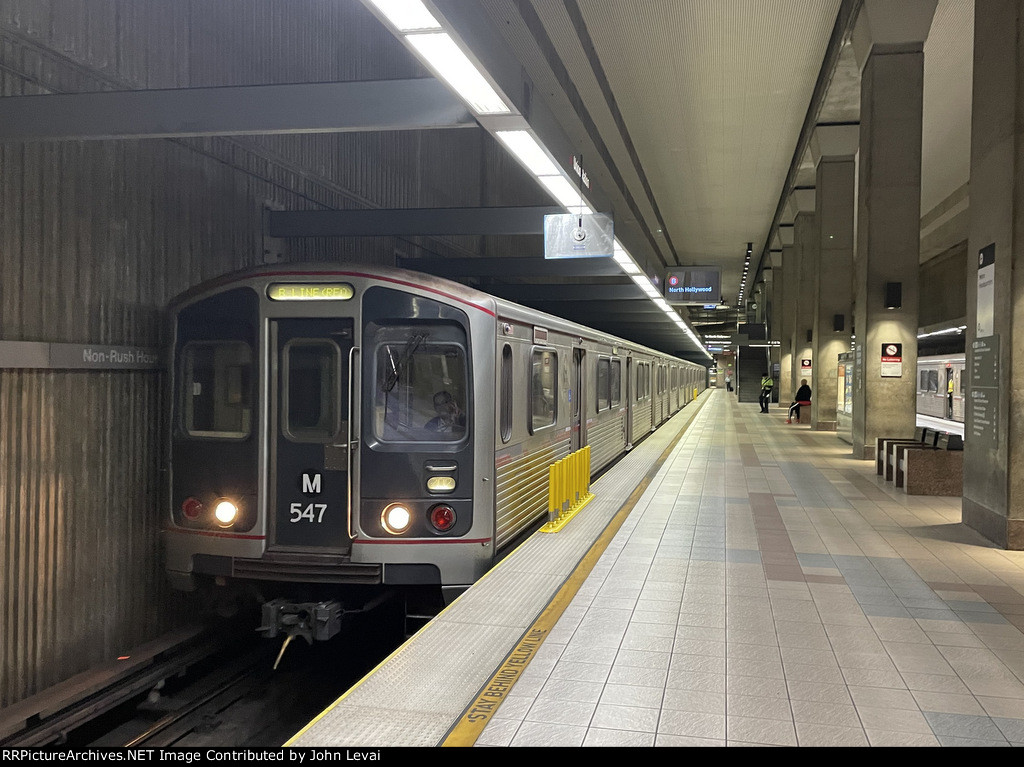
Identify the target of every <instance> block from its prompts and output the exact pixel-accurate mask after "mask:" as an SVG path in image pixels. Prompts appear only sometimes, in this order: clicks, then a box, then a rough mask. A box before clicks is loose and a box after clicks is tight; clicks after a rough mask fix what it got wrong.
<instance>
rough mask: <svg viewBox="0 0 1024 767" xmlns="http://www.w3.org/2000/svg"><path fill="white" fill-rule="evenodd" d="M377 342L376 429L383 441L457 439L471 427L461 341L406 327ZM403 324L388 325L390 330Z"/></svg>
mask: <svg viewBox="0 0 1024 767" xmlns="http://www.w3.org/2000/svg"><path fill="white" fill-rule="evenodd" d="M403 330H404V332H403V333H402V335H403V338H402V340H400V341H385V342H383V343H380V344H379V345H378V346H377V351H376V376H375V380H376V385H375V386H374V392H373V398H372V407H373V431H374V434H375V435H376V436H377V438H378V439H380V440H381V441H384V442H458V441H459V440H461V439H464V438H465V436H466V433H467V419H468V416H469V407H468V392H469V376H468V369H467V366H466V349H465V347H464V345H463V344H460V343H447V342H443V341H431V340H428V338H429V336H430V334H429V332H426V331H419V330H415V331H413V330H410V329H408V328H405V329H403ZM396 332H398V329H395V328H388V329H387V334H388V335H389V336H392V335H394V334H395V333H396Z"/></svg>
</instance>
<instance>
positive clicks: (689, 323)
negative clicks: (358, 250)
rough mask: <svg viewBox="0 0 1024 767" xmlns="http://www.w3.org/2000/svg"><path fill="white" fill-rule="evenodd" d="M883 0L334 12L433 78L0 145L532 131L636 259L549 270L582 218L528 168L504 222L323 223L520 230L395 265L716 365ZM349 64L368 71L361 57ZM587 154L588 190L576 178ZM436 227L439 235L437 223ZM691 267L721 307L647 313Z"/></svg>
mask: <svg viewBox="0 0 1024 767" xmlns="http://www.w3.org/2000/svg"><path fill="white" fill-rule="evenodd" d="M879 1H880V0H473V2H467V0H423V2H422V4H420V6H419V7H420V8H425V9H426V10H427V11H428V12H429V13H430V14H431V16H430V17H429V19H430V20H429V21H428V22H426V28H419V29H416V24H415V23H414V24H413V25H412V31H411V32H410V31H409V30H406V31H403V30H402V28H401V25H400V24H398V25H396V23H395V21H394V18H392V16H389V14H392V15H394V17H395V18H399V17H401V14H402V13H404V12H406V11H407V10H408V7H409V6H410V4H412V5H414V6H415V5H416V4H417V3H418V0H338V2H340V3H345V4H348V5H351V7H352V10H353V12H354V13H358V14H365V18H366V21H368V22H369V23H371V24H372V23H379V24H381V25H383V27H384V29H385V30H387V31H386V32H385V34H392V35H394V36H395V37H396V38H397V39H398V40H400V41H401V42H402V44H403V45H402V46H395V52H396V53H397V54H399V55H404V56H407V57H408V60H407V61H405V62H402V64H403V65H402V66H399V67H396V71H415V72H419V76H417V77H415V78H412V79H407V80H395V81H379V80H378V81H373V82H363V81H354V82H353V81H349V82H343V83H296V84H284V85H266V86H258V85H257V86H255V88H256V89H258V93H257V90H252V91H250V86H244V87H210V88H183V89H177V90H173V91H160V90H150V91H146V90H140V91H128V92H123V93H116V92H104V93H92V94H67V95H53V96H46V97H43V98H38V97H25V98H6V99H4V100H3V101H4V107H5V111H4V118H5V119H3V120H0V139H16V140H24V139H31V138H35V139H43V140H68V139H88V138H94V139H96V138H111V137H113V138H140V137H143V138H144V137H172V138H173V137H181V136H207V135H218V134H222V135H236V134H237V135H246V134H249V135H252V134H257V135H258V134H280V133H301V132H303V131H307V132H309V131H311V132H324V131H332V130H347V131H353V130H359V131H375V130H376V131H387V130H413V131H415V130H430V131H433V132H435V135H437V133H436V132H437V131H440V132H441V133H442V134H444V132H445V131H450V132H451V133H453V134H454V133H455V132H459V131H466V130H478V131H485V132H487V133H489V134H490V135H491V136H493V137H494V139H493V140H494V141H495V146H500V147H503V146H505V144H504V142H503V141H502V140H501V138H500V136H499V133H501V132H503V131H525V132H526V133H528V134H529V135H530V136H531V137H532V138H533V139H535V140H536V142H538V144H539V146H540V147H541V148H542V150H543V152H544V153H546V159H547V160H548V161H549V162H550V163H554V166H555V167H556V168H557V170H556V172H557V173H559V174H561V176H562V177H563V178H562V179H561V181H562V182H563V184H568V185H569V188H570V190H572V189H573V188H574V185H575V188H577V189H578V190H579V191H580V193H581V194H582V195H583V196H585V198H586V202H587V204H588V206H589V209H591V210H593V211H595V212H597V213H604V214H607V215H609V216H610V217H611V219H612V221H613V224H614V234H615V238H616V240H617V241H618V243H619V245H620V246H621V248H622V252H625V253H626V254H628V262H629V263H631V264H632V265H633V266H631V267H629V268H628V269H624V268H623V267H622V265H621V262H616V261H615V260H613V259H610V258H582V259H568V260H563V261H552V260H548V259H545V258H544V238H543V236H542V235H541V233H540V232H541V231H542V229H541V227H542V223H543V216H544V215H545V214H546V213H552V212H559V211H563V210H566V209H567V208H566V203H565V200H564V193H561V194H559V193H551V192H549V191H548V190H547V188H546V187H545V186H544V185H543V184H542V179H536V178H533V179H531V178H529V176H530V174H531V173H532V172H533V171H530V170H528V169H527V167H528V164H527V163H523V167H522V168H521V169H520V167H519V166H518V165H516V163H515V162H513V163H511V164H510V167H511V168H513V169H514V170H516V171H518V172H520V173H524V174H526V177H525V179H526V180H527V181H532V182H535V183H533V185H531V186H530V187H529V188H531V189H534V190H535V194H534V196H533V197H532V199H528V200H523V199H522V195H521V194H512V193H511V192H510V193H509V195H508V196H507V199H505V198H504V197H503V195H502V191H503V190H501V189H498V190H490V192H489V195H488V197H489V206H491V207H489V208H488V209H477V210H474V209H457V210H452V209H448V210H444V211H433V212H430V211H426V212H425V211H418V212H417V211H379V210H377V211H375V210H365V211H362V212H361V214H360V212H358V211H356V212H352V211H348V212H347V213H348V214H349V218H348V219H345V220H342V221H329V222H327V228H328V229H330V228H331V227H335V229H334V231H335V233H341V234H346V233H347V234H350V235H352V236H359V235H363V236H365V235H387V234H392V235H398V234H409V235H416V234H420V235H431V234H433V235H439V236H443V235H445V234H451V235H458V234H460V233H461V234H490V235H498V236H501V237H505V238H506V239H508V238H511V239H513V240H514V241H515V242H516V247H515V249H514V251H515V254H516V256H515V257H511V258H510V257H509V256H508V255H507V252H506V253H504V254H503V255H502V257H501V258H497V257H496V254H495V253H490V252H486V249H485V250H484V251H482V252H474V253H471V254H468V257H466V258H456V259H453V258H432V257H431V253H430V252H429V249H426V250H421V252H420V253H419V255H418V256H416V257H410V258H403V259H401V260H400V263H399V265H400V266H403V267H408V268H412V269H418V270H421V271H426V272H431V273H435V274H439V275H441V276H446V277H452V278H454V279H457V280H459V281H461V282H465V283H469V284H474V285H477V286H479V287H481V288H482V289H484V290H487V291H489V292H492V293H495V294H497V295H501V296H503V297H506V298H509V299H511V300H514V301H517V302H519V303H522V304H525V305H528V306H533V307H536V308H538V309H541V310H543V311H547V312H549V313H552V314H557V315H559V316H564V317H566V318H568V319H571V320H575V321H579V322H582V323H585V324H587V325H591V326H594V327H597V328H600V329H602V330H605V331H608V332H612V333H615V334H616V335H619V336H622V337H624V338H628V339H631V340H634V341H637V342H639V343H643V344H645V345H647V346H650V347H652V348H656V349H661V350H664V351H667V352H670V353H675V354H679V355H682V356H685V357H689V358H691V359H695V360H699V361H704V362H707V361H709V360H708V357H707V356H706V354H705V352H704V349H703V347H702V344H701V340H702V338H703V336H704V335H705V334H708V333H714V334H728V333H730V332H732V331H733V330H734V329H735V327H736V323H737V322H738V321H740V322H741V321H745V319H746V317H747V316H748V311H749V307H748V303H749V302H751V301H757V300H759V299H761V294H760V292H759V282H760V280H761V279H762V278H763V277H764V275H765V274H766V270H767V269H768V268H769V267H770V266H771V265H772V263H773V259H777V256H776V253H777V252H778V251H779V250H780V248H781V245H782V243H783V242H784V241H785V240H786V233H787V227H788V226H791V225H792V221H793V217H794V204H793V201H794V200H795V199H796V197H797V195H794V194H793V193H794V191H799V192H802V193H803V194H802V196H803V197H804V198H806V197H807V195H808V193H810V194H811V195H813V191H811V190H812V189H813V186H814V162H813V159H812V156H811V136H812V134H813V130H814V127H815V126H816V125H818V124H823V123H825V124H851V125H855V124H856V123H857V121H858V119H859V112H860V103H859V102H860V87H859V66H858V62H857V58H856V56H855V55H854V45H853V43H852V38H853V33H854V27H855V22H856V19H857V17H858V14H859V13H860V12H861V9H862V7H864V6H865V5H866V6H869V7H870V4H871V3H873V2H879ZM889 5H890V6H892V5H893V3H892V2H890V3H889ZM896 5H897V7H898V4H896ZM973 14H974V2H973V0H937V6H936V10H935V14H934V18H933V22H932V26H931V31H930V34H929V37H928V40H927V42H926V44H925V83H924V120H923V134H922V138H923V160H922V195H921V198H922V199H921V210H922V215H923V216H925V217H928V221H929V222H931V223H929V224H928V226H929V227H931V229H934V230H935V231H940V230H941V232H942V233H943V237H944V238H945V240H943V239H942V238H936V237H932V238H931V239H930V240H928V243H927V244H928V246H927V247H925V246H924V243H925V238H924V237H923V239H922V243H923V245H922V258H927V257H929V256H931V255H934V254H935V253H937V252H939V251H941V249H942V248H943V247H945V246H947V245H948V244H949V242H948V241H949V240H950V238H952V239H954V240H955V238H956V237H957V236H958V232H959V231H960V230H961V229H962V228H963V227H964V226H965V224H964V223H963V222H964V221H965V220H966V215H967V194H966V192H967V182H968V176H969V158H970V101H971V70H972V66H971V64H972V56H973ZM239 23H244V19H240V20H239ZM421 27H422V25H421ZM439 32H440V33H444V34H448V35H450V37H451V39H452V40H454V41H455V42H456V45H457V46H458V47H459V48H460V49H461V51H462V52H463V53H464V54H465V55H466V56H467V57H468V61H467V66H464V67H461V68H458V69H457V70H456V74H457V75H458V74H461V75H465V74H466V73H467V72H468V70H469V69H470V68H472V67H475V68H477V69H478V71H479V72H480V74H481V76H482V77H483V79H484V80H486V81H487V83H488V84H489V85H490V86H491V87H492V88H493V90H494V91H495V92H496V93H498V94H499V96H500V100H501V104H502V106H503V108H504V111H503V112H502V111H501V110H498V111H495V110H493V109H492V108H489V107H487V106H486V105H485V106H484V107H481V106H480V105H479V104H473V103H469V102H467V101H466V100H465V99H464V98H462V97H461V96H460V95H459V94H458V93H457V91H456V89H454V88H453V87H451V84H450V83H449V82H448V81H446V80H445V79H444V78H442V77H438V76H437V75H439V74H441V73H440V71H439V70H438V69H437V67H436V66H435V65H434V64H432V63H431V60H430V59H429V57H427V56H426V55H425V54H424V50H425V48H424V44H425V42H429V40H433V41H434V42H437V38H438V34H437V33H439ZM210 34H211V35H213V32H210ZM428 38H429V40H428ZM278 53H280V52H278ZM342 55H343V54H342ZM346 70H347V71H359V66H358V62H353V65H352V66H350V67H346ZM278 82H280V81H278ZM76 99H78V101H76ZM268 103H272V104H273V105H274V108H272V109H267V108H264V105H265V104H268ZM66 126H71V128H70V129H66ZM574 160H575V161H576V162H577V163H578V164H579V165H580V166H581V167H582V170H583V171H585V173H586V176H587V178H588V180H589V187H587V188H582V187H581V186H580V181H579V179H580V178H581V174H579V173H577V172H576V169H575V168H574ZM460 171H465V172H468V173H472V172H474V171H473V169H472V168H465V169H460ZM519 180H520V181H521V180H523V178H522V177H521V178H520V179H519ZM549 180H550V179H549ZM510 186H511V185H510ZM521 187H522V184H518V185H517V189H520V188H521ZM352 191H353V192H354V193H355V195H356V196H358V194H359V190H358V189H357V190H352ZM513 198H515V199H513ZM560 198H561V202H560V201H559V199H560ZM370 205H372V203H370ZM282 213H288V212H287V211H284V212H282ZM358 215H362V218H358V217H357V218H353V217H352V216H358ZM524 221H526V223H525V224H524ZM431 222H433V225H434V226H435V231H426V229H428V228H429V226H430V225H431ZM923 224H924V222H923ZM275 225H276V226H278V227H279V229H287V227H288V226H293V227H294V226H313V227H315V226H318V225H323V222H322V221H321V222H320V223H319V224H317V223H316V222H313V223H310V222H308V221H307V222H302V221H298V219H295V218H292V219H290V220H284V219H282V220H280V221H276V222H275ZM403 227H404V228H403ZM474 227H475V228H474ZM446 228H447V229H446ZM791 231H792V230H791V229H789V230H788V232H790V233H791ZM922 231H923V233H924V226H923V230H922ZM278 234H280V231H279V232H278ZM299 234H301V232H298V233H296V231H292V232H291V233H290V234H285V235H283V236H298V235H299ZM484 241H485V242H486V241H488V240H487V239H486V238H485V240H484ZM491 241H493V237H492V238H491ZM748 247H749V251H750V253H749V266H747V264H748ZM505 250H506V251H507V250H508V249H507V248H506V249H505ZM620 257H621V252H620ZM685 266H714V267H719V268H720V269H721V271H722V284H721V295H720V296H718V297H717V298H719V299H720V302H717V301H716V302H714V303H715V305H716V306H717V308H714V309H708V308H704V306H703V305H700V306H696V307H676V308H670V309H669V311H668V312H666V311H665V309H664V306H662V307H661V308H659V306H658V304H657V302H656V301H655V300H652V296H651V289H652V287H653V288H654V292H655V294H656V293H657V292H658V291H660V290H661V284H662V280H663V279H664V277H665V274H666V272H667V271H668V270H670V269H673V268H676V267H685ZM745 266H747V269H748V272H747V276H746V278H745V279H744V273H745V272H744V268H745ZM629 271H634V272H635V274H634V275H633V276H632V277H631V276H630V275H629V274H628V272H629ZM645 282H646V286H645V285H644V283H645ZM645 291H646V292H645ZM710 303H712V302H709V304H710ZM678 319H681V320H683V321H685V322H684V323H682V324H684V327H680V324H681V323H680V322H679V321H678ZM687 330H690V331H693V335H688V333H687V332H686V331H687Z"/></svg>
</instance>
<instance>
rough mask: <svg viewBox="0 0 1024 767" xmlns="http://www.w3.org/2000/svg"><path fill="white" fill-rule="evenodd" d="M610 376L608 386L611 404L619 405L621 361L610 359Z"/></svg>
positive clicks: (620, 401)
mask: <svg viewBox="0 0 1024 767" xmlns="http://www.w3.org/2000/svg"><path fill="white" fill-rule="evenodd" d="M609 372H610V373H611V378H610V380H609V384H608V388H609V390H610V394H611V404H612V405H613V406H614V405H619V404H621V403H622V361H621V360H612V365H611V370H610V371H609Z"/></svg>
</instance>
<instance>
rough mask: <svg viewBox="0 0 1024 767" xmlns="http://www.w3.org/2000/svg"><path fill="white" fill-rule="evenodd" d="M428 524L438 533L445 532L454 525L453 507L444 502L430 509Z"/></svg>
mask: <svg viewBox="0 0 1024 767" xmlns="http://www.w3.org/2000/svg"><path fill="white" fill-rule="evenodd" d="M430 524H432V525H433V526H434V529H435V530H437V531H438V532H439V533H445V532H448V531H449V530H451V529H452V527H453V526H454V525H455V509H453V508H452V507H451V506H449V505H448V504H446V503H439V504H437V506H433V507H431V509H430Z"/></svg>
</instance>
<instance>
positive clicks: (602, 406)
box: [597, 357, 611, 413]
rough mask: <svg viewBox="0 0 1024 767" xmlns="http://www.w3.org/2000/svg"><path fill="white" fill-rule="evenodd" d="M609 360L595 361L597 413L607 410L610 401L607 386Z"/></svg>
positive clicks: (609, 377)
mask: <svg viewBox="0 0 1024 767" xmlns="http://www.w3.org/2000/svg"><path fill="white" fill-rule="evenodd" d="M610 367H611V360H609V359H607V358H605V357H602V358H601V359H599V360H598V361H597V412H598V413H600V412H601V411H602V410H607V409H608V407H609V404H608V403H609V402H610V400H611V397H610V393H609V389H608V387H609V385H610V383H611V372H610V370H609V368H610Z"/></svg>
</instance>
